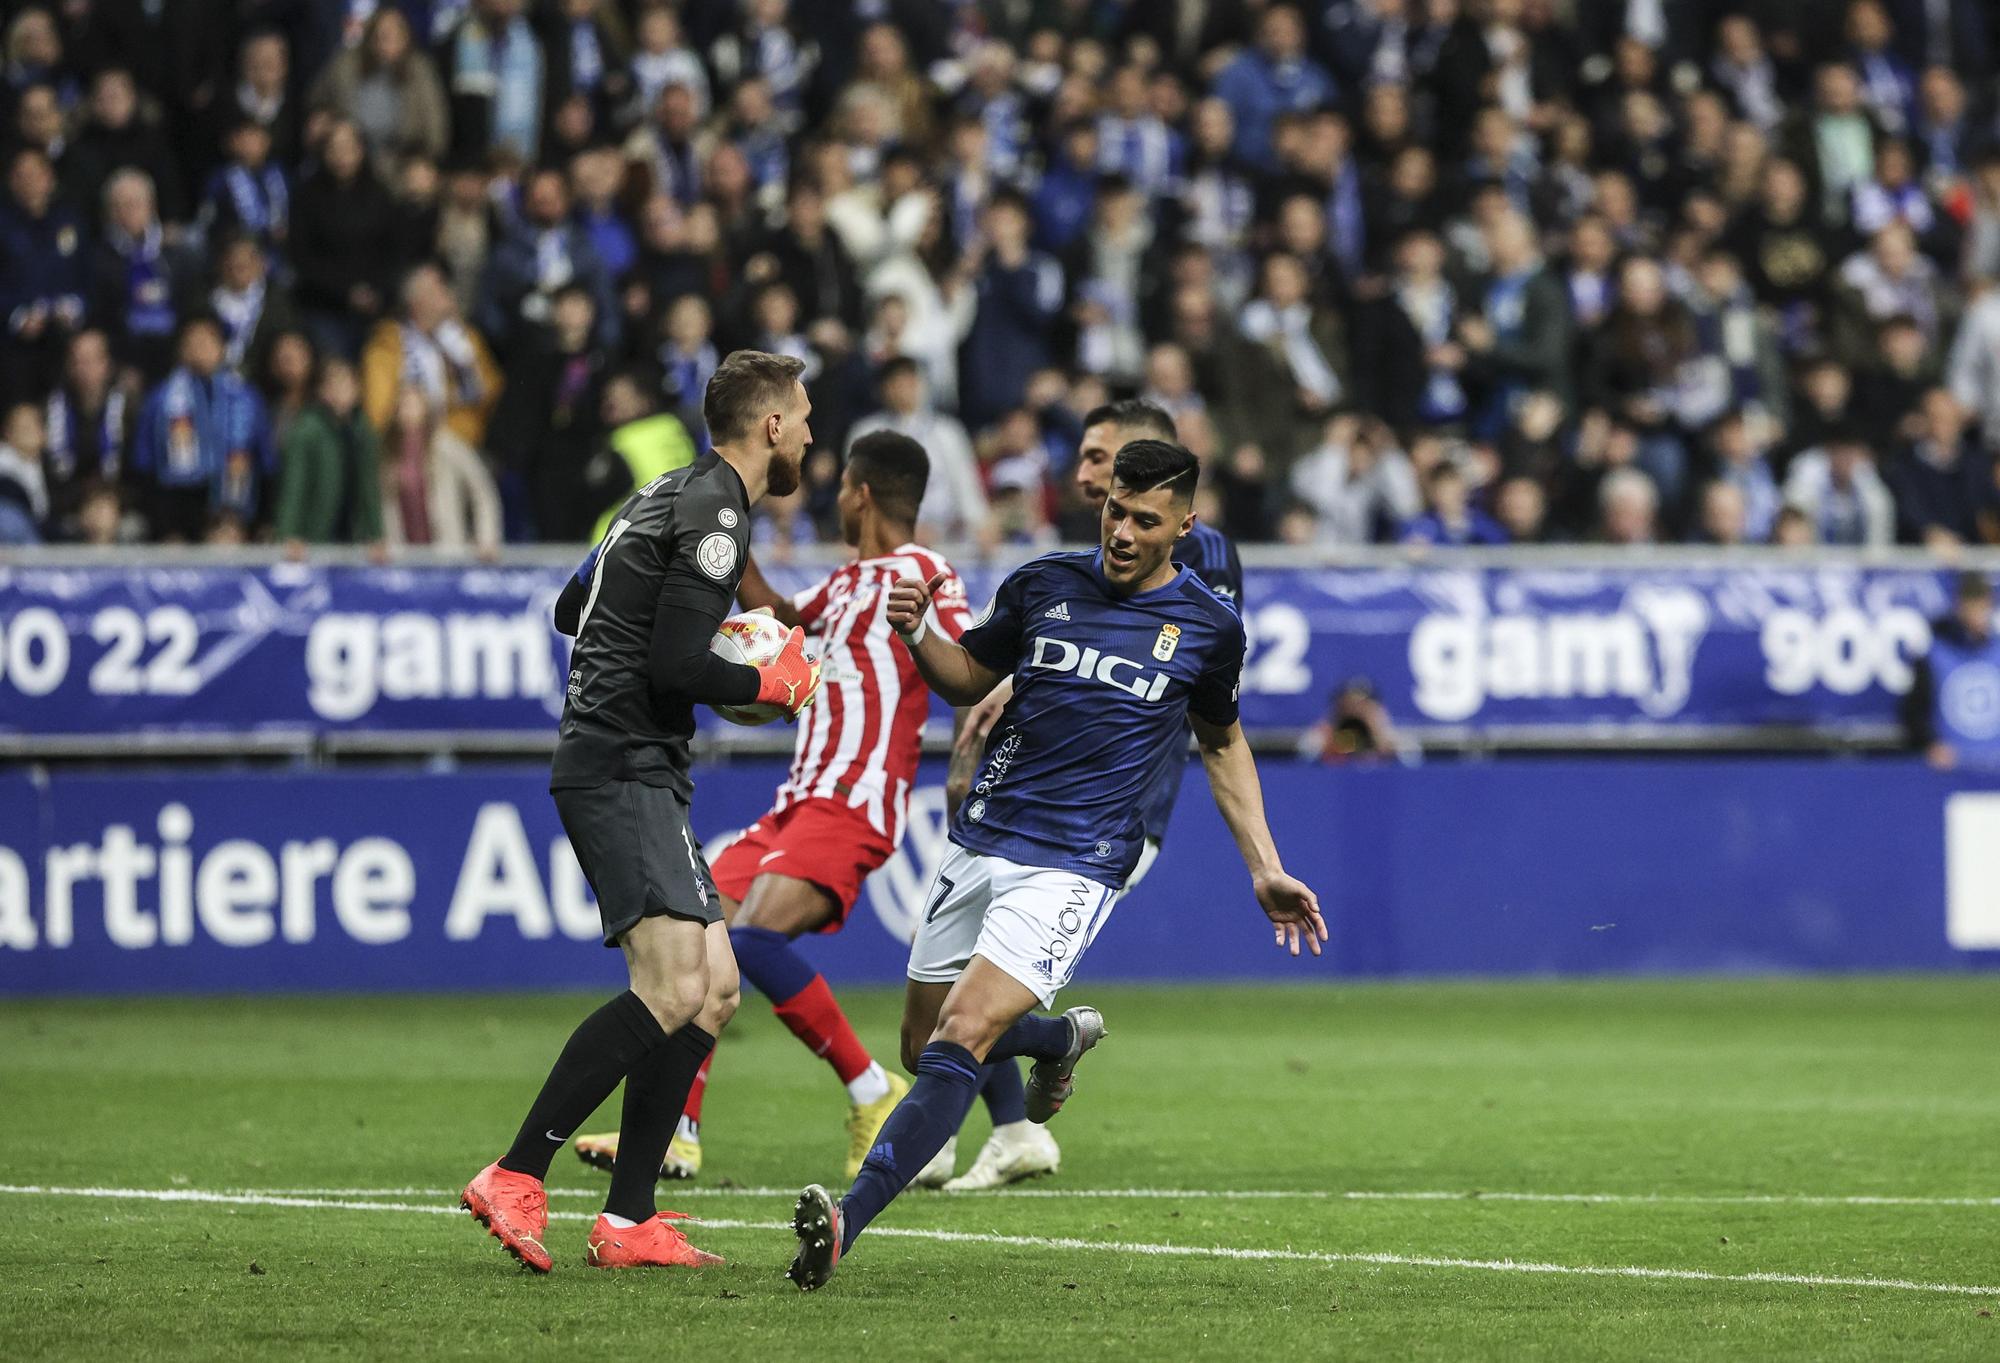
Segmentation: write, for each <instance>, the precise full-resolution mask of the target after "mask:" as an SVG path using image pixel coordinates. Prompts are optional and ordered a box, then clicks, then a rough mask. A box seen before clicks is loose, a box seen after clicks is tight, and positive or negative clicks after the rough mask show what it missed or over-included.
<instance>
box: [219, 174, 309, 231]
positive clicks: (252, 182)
mask: <svg viewBox="0 0 2000 1363" xmlns="http://www.w3.org/2000/svg"><path fill="white" fill-rule="evenodd" d="M222 188H223V192H225V193H226V194H228V195H229V206H230V207H231V208H232V209H233V210H235V213H236V221H237V222H239V223H241V224H242V225H243V229H244V230H245V231H246V232H249V233H251V234H252V235H254V236H256V237H257V238H259V239H260V240H269V239H270V238H272V237H278V236H283V235H284V233H285V227H286V224H287V223H288V222H290V220H291V211H292V209H291V204H292V199H291V192H290V191H289V190H287V189H286V188H285V173H284V172H283V171H281V170H279V169H278V168H277V167H276V166H268V165H267V166H265V167H264V168H263V169H262V170H251V169H250V168H249V167H248V166H238V165H231V166H229V167H228V168H226V169H225V170H224V171H223V172H222Z"/></svg>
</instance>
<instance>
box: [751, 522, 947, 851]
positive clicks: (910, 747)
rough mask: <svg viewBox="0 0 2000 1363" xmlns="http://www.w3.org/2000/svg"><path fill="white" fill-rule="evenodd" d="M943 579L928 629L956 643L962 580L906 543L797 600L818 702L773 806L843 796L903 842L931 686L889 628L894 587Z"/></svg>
mask: <svg viewBox="0 0 2000 1363" xmlns="http://www.w3.org/2000/svg"><path fill="white" fill-rule="evenodd" d="M939 573H943V574H944V575H945V580H944V582H943V583H942V584H941V585H940V586H939V587H938V590H937V593H936V595H935V596H934V597H933V598H932V601H931V610H930V614H929V616H928V617H927V619H928V622H929V625H930V628H932V629H935V630H941V631H943V633H944V636H945V637H946V638H948V639H957V638H958V636H959V635H961V634H963V633H964V632H965V630H966V627H967V626H968V625H970V624H971V623H972V619H971V612H970V611H968V610H967V609H966V602H965V584H964V583H963V582H961V581H959V577H958V574H957V573H956V572H954V571H953V570H952V566H951V565H950V564H949V563H946V562H945V561H944V559H942V558H941V557H939V556H938V555H936V554H934V553H932V552H931V551H930V550H928V549H925V548H923V547H922V546H920V545H915V544H905V545H903V546H902V547H901V548H899V549H897V550H895V551H894V552H893V553H890V554H886V555H884V556H883V557H881V558H867V559H860V560H857V561H856V562H853V563H849V564H846V565H844V566H843V567H840V568H837V569H835V570H834V571H833V573H832V574H831V575H830V576H828V577H827V579H826V581H824V582H822V583H820V584H819V585H818V586H816V587H813V588H811V589H809V590H807V591H804V592H801V593H799V595H798V596H796V597H794V598H793V599H792V604H793V605H794V606H796V607H797V608H798V612H799V620H800V623H801V624H802V625H803V626H804V627H805V631H806V636H807V645H808V647H812V646H814V645H817V648H818V652H819V660H820V682H819V698H818V699H817V700H815V701H814V702H813V703H812V704H811V705H809V706H807V707H806V711H805V713H804V714H803V715H802V716H801V717H800V719H799V736H798V744H797V747H796V748H795V749H794V750H793V754H792V771H791V775H790V776H788V777H787V778H786V779H785V784H784V785H782V786H780V787H778V800H777V804H776V805H774V806H773V809H774V810H782V809H786V808H789V807H790V806H792V805H794V804H797V803H798V802H799V801H801V800H837V801H840V802H842V803H845V804H846V805H848V806H849V807H850V808H853V809H858V810H863V811H865V812H866V814H867V816H868V822H869V823H870V824H871V825H873V826H874V828H875V829H876V831H877V832H879V833H881V834H882V835H883V836H884V837H886V838H888V839H889V842H890V844H891V845H892V846H894V845H897V844H900V843H901V841H902V838H903V822H904V818H905V815H906V814H907V811H908V808H909V802H910V786H911V784H912V783H913V782H915V780H916V779H917V759H918V757H919V755H920V754H921V749H922V740H923V728H924V720H925V718H926V717H927V716H928V715H929V714H930V702H931V693H930V688H929V687H927V686H925V685H924V679H923V678H922V677H921V676H920V675H918V672H917V664H916V662H915V660H914V659H912V658H911V657H910V650H909V649H908V648H906V647H905V646H904V644H903V641H902V640H901V639H899V638H897V637H896V633H895V631H894V630H892V629H890V628H889V619H888V607H889V588H891V587H893V586H894V585H895V584H896V583H897V582H898V581H900V580H901V579H903V578H906V577H912V578H916V579H917V580H918V581H920V582H928V581H930V580H931V578H933V577H935V576H937V575H938V574H939Z"/></svg>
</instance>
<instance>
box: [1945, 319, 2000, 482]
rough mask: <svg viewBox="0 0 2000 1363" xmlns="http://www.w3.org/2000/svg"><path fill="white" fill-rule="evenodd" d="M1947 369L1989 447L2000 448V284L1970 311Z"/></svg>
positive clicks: (1955, 391)
mask: <svg viewBox="0 0 2000 1363" xmlns="http://www.w3.org/2000/svg"><path fill="white" fill-rule="evenodd" d="M1946 372H1947V375H1948V381H1949V383H1950V385H1951V392H1952V396H1953V397H1955V398H1957V399H1958V401H1959V405H1960V406H1962V407H1964V408H1965V409H1966V410H1967V411H1968V412H1971V413H1972V414H1973V415H1974V416H1975V418H1976V419H1977V420H1978V422H1979V432H1980V438H1981V440H1982V441H1983V442H1984V443H1985V445H1986V448H1987V450H1988V451H2000V287H1996V286H1994V285H1993V284H1989V285H1988V286H1987V287H1986V289H1985V290H1984V291H1983V292H1982V293H1981V294H1980V295H1979V299H1978V301H1977V302H1975V303H1974V304H1973V305H1972V307H1971V308H1970V309H1969V310H1968V311H1967V313H1966V316H1965V325H1964V326H1963V327H1961V328H1960V329H1959V333H1958V340H1957V342H1956V343H1955V344H1954V345H1953V346H1952V349H1951V359H1950V363H1949V366H1948V368H1947V371H1946Z"/></svg>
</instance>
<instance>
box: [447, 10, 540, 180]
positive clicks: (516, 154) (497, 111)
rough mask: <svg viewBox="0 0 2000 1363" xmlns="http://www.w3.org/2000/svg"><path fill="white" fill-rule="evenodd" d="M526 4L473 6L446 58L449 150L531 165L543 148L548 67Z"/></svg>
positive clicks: (472, 157)
mask: <svg viewBox="0 0 2000 1363" xmlns="http://www.w3.org/2000/svg"><path fill="white" fill-rule="evenodd" d="M526 10H527V0H472V3H471V6H470V8H469V10H468V12H467V13H466V15H465V17H464V19H462V20H461V21H460V22H459V24H458V27H457V28H455V29H454V30H453V31H452V32H451V33H450V34H449V35H447V36H446V38H445V40H444V42H443V45H442V47H441V49H440V50H441V52H442V55H443V63H444V69H445V86H446V89H447V91H448V92H449V97H450V125H451V146H452V150H453V151H455V152H456V153H458V154H459V155H460V156H462V157H464V158H466V159H468V160H476V161H483V160H485V159H486V158H488V157H489V156H491V155H493V154H494V153H496V152H497V153H502V154H504V155H507V156H510V157H513V158H515V159H517V160H519V161H526V162H532V161H533V160H534V159H535V153H536V151H537V149H538V148H539V147H540V145H541V135H542V94H543V81H544V71H545V64H544V62H543V58H542V47H541V44H540V43H539V42H537V41H536V40H535V31H534V29H533V27H532V26H530V24H529V23H528V20H527V16H526Z"/></svg>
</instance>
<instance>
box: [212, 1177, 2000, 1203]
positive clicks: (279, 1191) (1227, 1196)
mask: <svg viewBox="0 0 2000 1363" xmlns="http://www.w3.org/2000/svg"><path fill="white" fill-rule="evenodd" d="M660 1186H661V1188H662V1190H663V1192H662V1196H664V1197H666V1198H667V1200H668V1201H682V1200H686V1199H690V1198H708V1197H794V1196H796V1195H797V1194H798V1191H799V1190H798V1189H797V1188H722V1187H716V1186H714V1185H712V1184H711V1185H705V1186H690V1187H683V1186H681V1185H679V1184H675V1183H664V1184H662V1185H660ZM227 1191H229V1192H241V1193H264V1194H268V1195H270V1196H272V1197H453V1198H455V1197H457V1196H458V1191H457V1189H454V1188H232V1189H228V1190H227ZM548 1193H549V1196H550V1197H602V1196H603V1195H604V1193H603V1190H602V1189H601V1188H551V1189H549V1190H548ZM949 1196H950V1198H953V1199H957V1198H979V1197H998V1198H1002V1199H1011V1198H1020V1197H1042V1198H1078V1197H1084V1198H1091V1197H1095V1198H1127V1199H1134V1200H1139V1201H1161V1202H1179V1201H1184V1200H1207V1201H1218V1202H1235V1201H1244V1202H1257V1201H1286V1200H1302V1201H1321V1202H1553V1203H1572V1204H1581V1205H1586V1206H1594V1205H1604V1206H1614V1207H1616V1206H1640V1207H1986V1208H2000V1197H1920V1196H1907V1197H1905V1196H1895V1195H1888V1194H1883V1195H1876V1194H1871V1193H1857V1194H1852V1195H1844V1194H1832V1193H1532V1192H1505V1191H1491V1190H1486V1189H1474V1190H1471V1191H1466V1192H1452V1191H1447V1190H1444V1189H1389V1190H1386V1191H1378V1190H1373V1189H1352V1190H1339V1189H1328V1188H1018V1187H1016V1188H995V1189H992V1190H989V1191H986V1192H978V1193H953V1194H950V1195H949Z"/></svg>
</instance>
